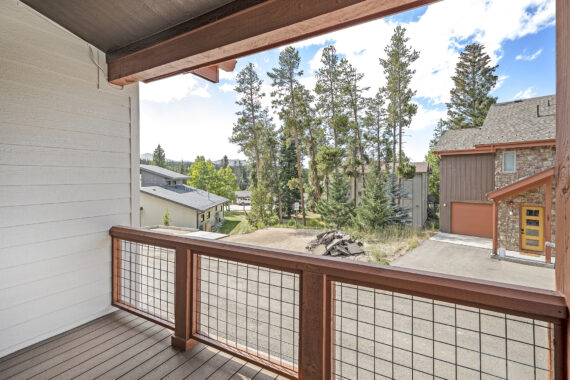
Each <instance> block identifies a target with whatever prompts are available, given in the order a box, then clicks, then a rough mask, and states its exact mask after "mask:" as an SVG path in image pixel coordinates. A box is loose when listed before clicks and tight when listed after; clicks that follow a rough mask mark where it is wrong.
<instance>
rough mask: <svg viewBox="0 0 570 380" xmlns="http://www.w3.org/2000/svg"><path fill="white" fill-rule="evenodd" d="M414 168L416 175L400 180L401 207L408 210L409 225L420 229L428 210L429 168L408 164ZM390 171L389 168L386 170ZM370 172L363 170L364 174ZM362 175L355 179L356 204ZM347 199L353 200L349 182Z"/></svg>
mask: <svg viewBox="0 0 570 380" xmlns="http://www.w3.org/2000/svg"><path fill="white" fill-rule="evenodd" d="M410 165H412V166H415V168H416V175H415V176H414V178H411V179H404V180H402V185H403V194H402V195H403V198H402V203H401V205H402V206H403V207H405V208H407V209H409V210H410V224H411V225H412V227H416V228H422V227H423V226H424V224H425V222H426V220H427V209H428V190H429V188H428V182H429V174H430V171H431V170H430V167H429V164H428V163H427V162H410ZM387 170H388V171H391V167H388V168H387ZM369 171H370V168H369V167H366V168H365V174H367V173H368V172H369ZM362 187H363V182H362V175H358V176H357V177H356V202H357V203H359V202H360V197H361V196H362V193H363V188H362ZM348 196H349V199H352V200H353V199H354V183H353V181H352V180H351V181H350V190H349V194H348Z"/></svg>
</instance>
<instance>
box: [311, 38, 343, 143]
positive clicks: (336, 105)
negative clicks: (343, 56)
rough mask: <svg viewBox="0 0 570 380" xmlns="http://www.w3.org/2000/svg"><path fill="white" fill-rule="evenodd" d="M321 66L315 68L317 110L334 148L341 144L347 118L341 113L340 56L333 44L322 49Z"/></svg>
mask: <svg viewBox="0 0 570 380" xmlns="http://www.w3.org/2000/svg"><path fill="white" fill-rule="evenodd" d="M321 64H322V67H321V68H320V69H318V70H317V83H316V85H315V93H316V94H317V110H318V112H319V115H320V117H321V118H322V119H323V121H324V123H325V125H326V126H327V128H328V130H329V131H330V133H331V135H332V140H333V146H334V147H335V148H338V147H341V146H342V145H343V140H344V139H343V136H344V134H345V133H346V130H347V124H348V119H347V117H346V115H344V114H343V100H342V81H341V74H342V73H341V67H340V58H339V56H338V55H337V53H336V48H335V47H334V45H329V46H327V47H325V48H324V49H323V53H322V55H321Z"/></svg>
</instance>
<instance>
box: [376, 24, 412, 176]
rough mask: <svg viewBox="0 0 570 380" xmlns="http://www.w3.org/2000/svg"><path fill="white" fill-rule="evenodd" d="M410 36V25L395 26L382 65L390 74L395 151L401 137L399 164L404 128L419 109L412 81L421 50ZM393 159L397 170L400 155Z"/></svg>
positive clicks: (388, 95)
mask: <svg viewBox="0 0 570 380" xmlns="http://www.w3.org/2000/svg"><path fill="white" fill-rule="evenodd" d="M408 40H409V38H408V37H406V29H405V28H403V27H401V26H400V25H398V26H397V27H396V28H395V29H394V34H393V35H392V38H391V40H390V44H389V45H388V46H386V48H385V49H384V52H385V53H386V58H385V59H384V58H380V65H381V66H382V68H383V69H384V74H385V75H386V99H387V100H388V118H387V122H388V124H389V125H390V126H391V127H392V128H393V135H394V140H393V141H394V145H393V146H394V148H393V149H394V152H395V151H396V144H395V143H396V137H397V140H398V155H397V160H398V164H401V163H402V159H403V152H402V137H403V130H404V128H407V127H409V126H410V124H411V122H412V117H413V116H414V115H415V114H416V112H417V105H416V104H414V103H412V98H413V97H414V95H415V94H416V92H415V91H413V90H412V89H411V88H410V82H411V80H412V76H413V75H414V73H415V70H413V69H411V65H412V64H413V63H414V62H415V61H416V60H417V59H418V58H419V53H418V52H417V51H415V50H412V48H411V47H409V46H407V43H408ZM394 156H395V154H394ZM393 161H394V162H393V171H394V172H395V171H396V157H394V160H393Z"/></svg>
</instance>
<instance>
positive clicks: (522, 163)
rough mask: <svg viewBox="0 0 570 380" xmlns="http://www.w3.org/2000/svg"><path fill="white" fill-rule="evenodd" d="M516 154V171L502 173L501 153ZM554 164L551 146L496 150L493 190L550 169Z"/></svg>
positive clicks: (554, 158)
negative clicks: (513, 152)
mask: <svg viewBox="0 0 570 380" xmlns="http://www.w3.org/2000/svg"><path fill="white" fill-rule="evenodd" d="M512 151H515V152H516V171H515V172H514V173H503V153H504V152H512ZM555 164H556V152H555V149H554V147H553V146H537V147H532V148H515V149H497V153H496V154H495V190H497V189H500V188H502V187H505V186H507V185H510V184H511V183H513V182H516V181H518V180H519V179H521V178H525V177H529V176H531V175H534V174H537V173H540V172H542V171H544V170H546V169H550V168H551V167H553V166H554V165H555Z"/></svg>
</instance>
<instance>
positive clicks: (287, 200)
mask: <svg viewBox="0 0 570 380" xmlns="http://www.w3.org/2000/svg"><path fill="white" fill-rule="evenodd" d="M278 165H279V168H280V170H279V194H280V195H281V209H282V214H283V215H287V216H288V217H291V215H292V214H294V213H295V210H294V209H293V205H294V203H295V202H299V201H300V199H301V195H300V193H299V188H296V189H291V188H290V187H289V186H288V183H289V181H290V180H291V178H295V177H297V159H296V155H295V144H294V143H293V142H292V141H290V140H288V139H287V138H285V136H283V135H282V136H281V144H280V148H279V160H278Z"/></svg>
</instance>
